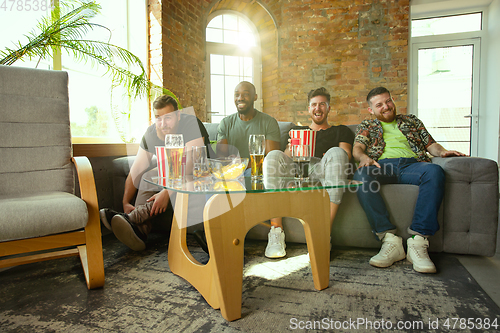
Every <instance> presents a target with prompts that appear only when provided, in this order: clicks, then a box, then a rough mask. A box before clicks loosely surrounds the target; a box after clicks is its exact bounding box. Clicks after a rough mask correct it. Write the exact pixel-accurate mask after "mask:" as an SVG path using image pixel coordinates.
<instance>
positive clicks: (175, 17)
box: [149, 0, 210, 120]
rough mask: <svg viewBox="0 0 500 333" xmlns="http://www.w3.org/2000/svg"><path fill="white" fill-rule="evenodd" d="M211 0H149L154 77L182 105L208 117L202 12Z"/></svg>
mask: <svg viewBox="0 0 500 333" xmlns="http://www.w3.org/2000/svg"><path fill="white" fill-rule="evenodd" d="M209 5H210V1H208V0H207V1H203V0H167V1H157V0H149V29H150V37H149V38H150V43H149V45H150V53H149V58H150V59H149V63H150V73H151V74H150V75H151V80H152V81H153V82H154V83H157V84H163V86H164V87H165V88H167V89H169V90H170V91H172V92H173V93H174V94H175V95H176V96H177V97H178V98H179V100H180V102H181V104H182V106H185V107H186V106H193V107H194V109H195V110H196V112H197V115H198V116H199V117H200V119H202V120H205V115H206V114H205V94H206V86H205V41H204V29H205V27H204V26H203V24H202V20H203V14H204V12H205V11H206V8H207V7H208V6H209Z"/></svg>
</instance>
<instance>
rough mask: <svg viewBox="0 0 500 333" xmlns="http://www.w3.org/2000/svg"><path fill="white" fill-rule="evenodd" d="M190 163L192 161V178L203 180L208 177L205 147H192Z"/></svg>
mask: <svg viewBox="0 0 500 333" xmlns="http://www.w3.org/2000/svg"><path fill="white" fill-rule="evenodd" d="M191 153H192V157H193V159H192V161H193V177H194V178H203V177H208V176H209V175H210V170H209V166H208V159H207V147H205V146H194V147H193V148H192V151H191Z"/></svg>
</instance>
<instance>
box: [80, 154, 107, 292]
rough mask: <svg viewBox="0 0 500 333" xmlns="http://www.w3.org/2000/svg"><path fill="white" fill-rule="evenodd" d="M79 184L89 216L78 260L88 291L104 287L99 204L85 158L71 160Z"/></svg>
mask: <svg viewBox="0 0 500 333" xmlns="http://www.w3.org/2000/svg"><path fill="white" fill-rule="evenodd" d="M72 161H73V163H74V164H75V168H76V172H77V175H78V182H79V184H80V195H81V198H82V200H83V201H85V203H86V204H87V211H88V214H89V218H88V222H87V226H86V227H85V244H86V245H85V246H79V247H78V251H79V252H80V259H81V261H82V266H83V270H84V271H85V273H86V274H85V277H86V279H87V285H88V287H89V289H93V288H97V287H102V286H103V285H104V260H103V255H102V238H101V223H100V219H99V203H98V201H97V192H96V188H95V181H94V173H93V171H92V165H91V164H90V161H89V159H88V158H87V157H86V156H78V157H73V158H72Z"/></svg>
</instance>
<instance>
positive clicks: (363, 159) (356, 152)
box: [352, 142, 380, 169]
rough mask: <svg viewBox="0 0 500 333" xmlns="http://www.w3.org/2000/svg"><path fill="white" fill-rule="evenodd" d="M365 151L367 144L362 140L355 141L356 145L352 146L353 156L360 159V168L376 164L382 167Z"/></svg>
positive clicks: (357, 159)
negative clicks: (361, 141)
mask: <svg viewBox="0 0 500 333" xmlns="http://www.w3.org/2000/svg"><path fill="white" fill-rule="evenodd" d="M365 151H366V146H365V145H364V144H362V143H360V142H355V143H354V147H352V156H354V158H355V159H356V161H359V166H358V169H359V168H362V167H365V166H370V165H375V166H376V167H377V168H380V164H378V163H377V161H375V160H374V159H372V158H370V157H368V155H366V153H365Z"/></svg>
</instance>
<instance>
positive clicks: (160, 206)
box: [147, 190, 170, 216]
mask: <svg viewBox="0 0 500 333" xmlns="http://www.w3.org/2000/svg"><path fill="white" fill-rule="evenodd" d="M169 200H170V195H169V194H168V191H167V190H162V191H161V192H159V193H156V194H155V195H153V196H152V197H151V198H149V199H148V200H147V201H148V202H150V201H154V203H153V207H152V208H151V212H150V213H149V215H150V216H155V215H158V214H161V213H163V212H165V211H166V210H167V206H168V201H169Z"/></svg>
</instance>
